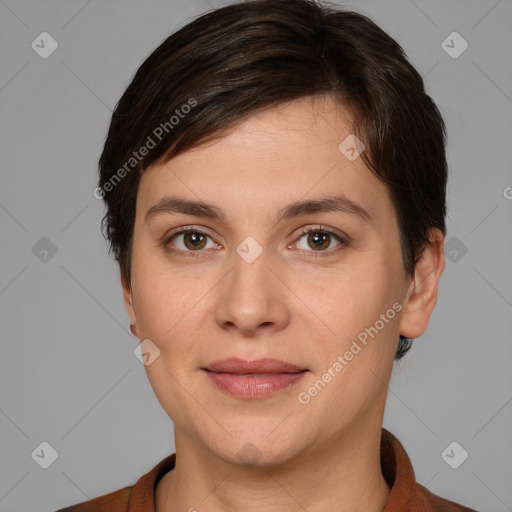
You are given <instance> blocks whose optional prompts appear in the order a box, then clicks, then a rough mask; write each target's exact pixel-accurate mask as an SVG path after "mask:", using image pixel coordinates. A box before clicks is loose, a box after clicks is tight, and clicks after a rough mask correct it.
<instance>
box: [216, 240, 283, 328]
mask: <svg viewBox="0 0 512 512" xmlns="http://www.w3.org/2000/svg"><path fill="white" fill-rule="evenodd" d="M230 259H231V265H232V266H231V265H230V266H231V271H230V272H229V274H228V275H227V276H226V279H225V281H224V283H223V285H222V287H221V292H220V295H219V296H218V304H217V307H216V316H217V318H216V320H217V323H218V324H219V325H224V326H226V325H234V326H236V327H238V328H239V329H241V330H243V331H247V332H249V331H254V330H255V329H257V327H258V326H259V325H262V324H266V325H269V324H273V325H282V324H283V322H285V320H286V318H287V312H286V311H287V310H286V306H285V304H284V301H283V297H282V295H281V294H280V293H279V290H278V289H277V288H276V282H275V280H276V278H275V276H274V274H273V272H272V270H271V269H270V268H268V267H271V265H272V261H273V260H274V259H273V258H272V255H271V253H270V250H269V249H264V248H263V247H262V245H260V244H259V243H258V242H257V241H256V240H255V239H254V238H253V237H247V238H245V239H244V240H243V241H242V242H241V243H240V244H239V245H238V246H237V247H236V248H235V250H234V251H233V253H232V254H231V258H230ZM274 272H275V271H274Z"/></svg>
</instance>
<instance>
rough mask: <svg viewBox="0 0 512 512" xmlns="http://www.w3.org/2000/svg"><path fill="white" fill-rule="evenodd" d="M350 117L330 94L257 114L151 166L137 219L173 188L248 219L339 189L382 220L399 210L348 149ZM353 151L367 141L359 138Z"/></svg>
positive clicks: (141, 186)
mask: <svg viewBox="0 0 512 512" xmlns="http://www.w3.org/2000/svg"><path fill="white" fill-rule="evenodd" d="M352 120H353V118H352V114H351V113H350V111H349V109H347V108H346V107H344V106H343V105H341V104H339V102H336V101H335V100H334V99H332V98H331V97H328V96H316V97H306V98H301V99H299V100H295V101H292V102H288V103H285V104H281V105H278V106H276V107H272V108H269V109H266V110H264V111H261V112H258V113H257V114H254V115H252V116H250V117H249V118H246V119H244V120H243V121H242V122H241V123H239V124H238V125H237V126H236V127H235V128H234V129H232V130H231V131H230V132H229V133H228V134H226V135H223V136H222V137H221V138H219V139H217V140H215V141H213V142H209V143H206V144H203V145H200V146H198V147H197V148H193V149H191V150H188V151H185V152H183V153H180V154H179V155H177V156H175V157H174V158H172V159H171V160H169V161H167V162H155V163H154V164H153V165H152V166H150V167H149V168H148V169H147V170H146V171H145V172H144V173H143V175H142V178H141V181H140V184H139V191H138V198H137V217H141V216H143V215H144V213H145V212H146V211H147V210H148V209H149V208H150V207H151V206H153V205H154V204H156V203H157V202H158V201H160V200H161V199H162V197H163V196H164V195H166V194H170V193H172V195H177V196H180V197H184V198H186V199H190V200H196V201H197V200H203V201H207V202H208V203H215V204H217V205H219V206H220V207H222V208H223V209H224V210H225V211H226V212H227V215H228V216H232V217H237V218H243V219H245V220H249V219H252V218H253V217H254V216H255V215H257V214H261V215H264V214H265V213H266V214H270V213H271V212H272V214H274V213H275V211H276V210H279V209H280V208H282V206H283V205H285V204H287V203H289V202H292V201H297V200H299V199H301V200H306V199H313V198H317V197H320V196H326V195H334V194H336V193H340V194H343V195H344V196H346V197H348V198H349V199H350V200H352V201H353V202H356V203H359V204H361V205H364V207H365V208H366V209H368V211H369V212H370V213H371V214H372V217H375V218H376V219H377V220H378V219H379V217H380V216H382V215H383V214H386V213H391V214H393V208H392V207H391V203H390V199H389V195H388V191H387V189H386V187H385V185H384V184H383V183H382V182H381V181H380V180H379V179H378V178H376V177H375V176H374V175H373V174H372V173H371V172H370V171H369V169H368V168H367V167H366V165H365V164H364V162H363V160H362V158H361V157H357V158H354V155H355V156H357V154H355V153H354V151H352V152H350V149H351V148H350V146H351V145H352V146H354V142H356V141H355V139H354V134H353V133H352V131H353V127H352ZM347 149H348V151H347ZM352 149H355V151H358V150H362V147H361V146H357V142H356V146H354V147H353V148H352Z"/></svg>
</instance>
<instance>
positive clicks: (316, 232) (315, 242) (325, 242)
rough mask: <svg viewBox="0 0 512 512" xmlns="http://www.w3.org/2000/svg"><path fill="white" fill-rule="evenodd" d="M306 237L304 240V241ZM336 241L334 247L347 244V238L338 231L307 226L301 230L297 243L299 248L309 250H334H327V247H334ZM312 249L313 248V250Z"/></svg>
mask: <svg viewBox="0 0 512 512" xmlns="http://www.w3.org/2000/svg"><path fill="white" fill-rule="evenodd" d="M303 239H304V241H303ZM334 242H335V245H334V248H336V247H339V246H342V245H345V240H344V239H343V238H342V237H341V236H340V235H337V234H336V233H333V232H332V231H326V230H325V229H322V227H321V226H320V227H319V228H318V227H316V228H307V229H305V230H303V231H302V232H301V236H300V238H299V240H298V241H297V242H295V244H292V246H290V247H293V246H294V245H295V246H297V248H298V249H301V250H305V251H309V252H329V253H330V252H333V251H331V250H329V251H327V249H332V248H333V243H334ZM311 249H312V250H311Z"/></svg>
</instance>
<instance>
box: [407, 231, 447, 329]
mask: <svg viewBox="0 0 512 512" xmlns="http://www.w3.org/2000/svg"><path fill="white" fill-rule="evenodd" d="M429 240H430V242H429V243H428V244H427V245H426V246H425V249H424V250H423V253H422V256H421V258H420V260H419V261H418V263H417V264H416V267H415V269H414V276H413V278H412V280H411V283H410V285H409V289H408V290H407V295H406V298H405V300H404V308H403V312H402V316H401V318H400V324H399V332H400V334H401V335H402V336H405V337H407V338H411V339H413V338H418V337H419V336H421V335H422V334H423V333H424V332H425V330H426V328H427V325H428V322H429V319H430V315H431V314H432V312H433V311H434V307H435V305H436V302H437V294H438V289H439V280H440V278H441V274H442V273H443V270H444V252H443V251H444V235H443V234H442V232H441V231H440V230H439V229H437V228H432V229H431V230H430V232H429Z"/></svg>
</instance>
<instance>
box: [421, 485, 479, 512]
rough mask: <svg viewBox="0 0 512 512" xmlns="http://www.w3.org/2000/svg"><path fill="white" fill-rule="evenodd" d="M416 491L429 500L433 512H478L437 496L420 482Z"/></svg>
mask: <svg viewBox="0 0 512 512" xmlns="http://www.w3.org/2000/svg"><path fill="white" fill-rule="evenodd" d="M415 493H416V494H418V495H420V496H422V497H423V498H424V499H425V500H427V501H428V503H429V504H430V507H431V510H432V512H478V511H477V510H475V509H473V508H469V507H466V506H465V505H461V504H459V503H455V502H454V501H450V500H447V499H445V498H441V496H437V495H436V494H434V493H432V492H430V491H429V490H428V489H427V488H426V487H423V485H421V484H418V483H416V489H415Z"/></svg>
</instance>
